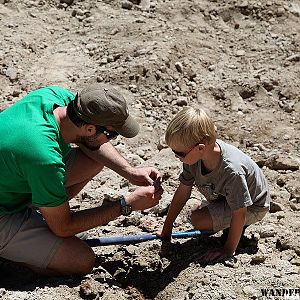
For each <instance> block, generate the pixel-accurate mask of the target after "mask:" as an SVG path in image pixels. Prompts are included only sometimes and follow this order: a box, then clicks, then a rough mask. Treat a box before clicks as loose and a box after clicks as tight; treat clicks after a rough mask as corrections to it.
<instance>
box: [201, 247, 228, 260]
mask: <svg viewBox="0 0 300 300" xmlns="http://www.w3.org/2000/svg"><path fill="white" fill-rule="evenodd" d="M233 254H234V253H233V252H230V251H228V250H227V249H226V248H224V247H222V248H217V249H213V250H210V251H208V252H207V253H206V254H205V255H204V256H203V257H202V259H203V260H204V261H205V262H206V263H209V262H220V261H222V260H223V259H225V258H228V257H230V256H232V255H233Z"/></svg>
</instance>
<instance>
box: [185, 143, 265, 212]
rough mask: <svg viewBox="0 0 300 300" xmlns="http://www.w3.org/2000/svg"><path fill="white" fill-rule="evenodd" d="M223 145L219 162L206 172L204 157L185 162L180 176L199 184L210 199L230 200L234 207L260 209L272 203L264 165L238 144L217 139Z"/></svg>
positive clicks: (234, 208)
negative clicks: (189, 163) (263, 169)
mask: <svg viewBox="0 0 300 300" xmlns="http://www.w3.org/2000/svg"><path fill="white" fill-rule="evenodd" d="M217 144H218V145H219V146H220V149H221V159H220V162H219V165H218V166H217V168H216V169H215V170H213V171H212V172H210V173H208V174H206V175H204V174H205V173H204V170H201V169H202V164H201V160H199V161H198V162H197V163H195V164H193V165H187V164H183V171H182V173H181V174H180V176H179V180H180V182H181V183H183V184H185V185H193V184H195V185H196V186H197V188H198V189H199V191H200V192H201V193H202V194H203V195H204V196H205V198H206V199H207V200H208V201H216V200H217V201H218V200H222V199H223V200H226V201H227V203H228V205H229V207H230V208H231V210H237V209H239V208H243V207H248V206H251V209H255V210H257V211H261V210H266V209H268V208H269V206H270V197H269V192H268V185H267V181H266V179H265V176H264V175H263V173H262V171H261V169H260V168H259V167H258V166H257V164H256V163H255V162H254V161H253V160H252V159H251V158H250V157H249V156H247V155H246V154H245V153H243V152H242V151H241V150H239V149H237V148H236V147H234V146H232V145H229V144H226V143H225V142H223V141H221V140H217Z"/></svg>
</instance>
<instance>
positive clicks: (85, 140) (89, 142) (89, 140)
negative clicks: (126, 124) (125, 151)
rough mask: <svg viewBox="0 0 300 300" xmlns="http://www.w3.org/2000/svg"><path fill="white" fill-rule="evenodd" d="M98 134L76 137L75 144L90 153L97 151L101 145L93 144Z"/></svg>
mask: <svg viewBox="0 0 300 300" xmlns="http://www.w3.org/2000/svg"><path fill="white" fill-rule="evenodd" d="M98 136H99V134H94V135H92V136H77V137H76V141H75V143H80V144H83V145H84V146H85V147H86V148H88V149H89V150H91V151H97V150H99V148H100V146H101V144H100V143H98V144H95V141H97V138H98Z"/></svg>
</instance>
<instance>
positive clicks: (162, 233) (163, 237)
mask: <svg viewBox="0 0 300 300" xmlns="http://www.w3.org/2000/svg"><path fill="white" fill-rule="evenodd" d="M155 234H156V235H157V236H159V238H160V239H161V240H162V241H163V242H170V241H171V234H172V233H171V232H165V231H164V230H163V231H156V232H155Z"/></svg>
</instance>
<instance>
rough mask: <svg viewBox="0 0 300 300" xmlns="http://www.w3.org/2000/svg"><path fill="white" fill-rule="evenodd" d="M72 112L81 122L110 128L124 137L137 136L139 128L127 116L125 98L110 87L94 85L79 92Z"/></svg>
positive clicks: (132, 119)
mask: <svg viewBox="0 0 300 300" xmlns="http://www.w3.org/2000/svg"><path fill="white" fill-rule="evenodd" d="M74 110H75V113H76V114H77V115H78V117H79V118H80V119H82V120H83V121H85V122H87V123H89V124H93V125H101V126H112V127H113V128H114V130H115V131H117V132H118V133H119V134H121V135H122V136H124V137H127V138H131V137H134V136H136V135H137V134H138V132H139V130H140V126H139V124H138V122H137V121H136V120H135V119H134V118H133V117H132V116H130V115H129V111H128V107H127V103H126V100H125V98H124V97H123V96H122V95H121V94H120V93H119V92H118V91H117V90H116V89H115V88H113V87H112V86H111V85H109V84H102V83H95V84H91V85H88V86H87V87H85V88H84V89H83V90H82V91H81V92H79V93H78V94H77V96H76V98H75V100H74Z"/></svg>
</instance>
